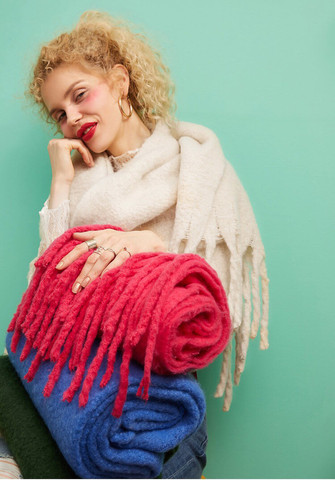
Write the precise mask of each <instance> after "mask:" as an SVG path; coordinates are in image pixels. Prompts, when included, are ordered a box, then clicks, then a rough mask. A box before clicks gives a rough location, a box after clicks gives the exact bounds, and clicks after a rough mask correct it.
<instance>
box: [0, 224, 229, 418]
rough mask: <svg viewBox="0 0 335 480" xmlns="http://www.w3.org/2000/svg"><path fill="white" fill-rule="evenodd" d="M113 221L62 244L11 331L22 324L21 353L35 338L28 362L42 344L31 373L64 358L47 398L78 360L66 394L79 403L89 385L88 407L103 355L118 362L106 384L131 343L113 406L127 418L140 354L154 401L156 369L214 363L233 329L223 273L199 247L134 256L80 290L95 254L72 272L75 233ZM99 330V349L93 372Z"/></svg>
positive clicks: (44, 261) (42, 266) (145, 387)
mask: <svg viewBox="0 0 335 480" xmlns="http://www.w3.org/2000/svg"><path fill="white" fill-rule="evenodd" d="M103 228H115V227H111V226H110V225H101V226H99V225H98V226H97V225H93V226H92V225H88V226H82V227H76V228H73V229H70V230H69V231H67V232H65V233H64V234H63V235H62V236H61V237H59V238H58V239H56V240H55V241H54V242H53V243H52V245H51V246H50V247H49V248H48V249H47V250H46V252H45V253H44V254H43V255H42V256H41V257H40V258H39V259H38V260H37V262H36V264H35V265H36V272H35V275H34V277H33V279H32V281H31V283H30V285H29V287H28V289H27V291H26V293H25V294H24V296H23V299H22V301H21V303H20V305H19V306H18V309H17V312H16V314H15V315H14V318H13V320H12V322H11V323H10V325H9V328H8V331H15V333H14V335H13V339H12V342H11V350H12V351H13V352H15V350H16V346H17V343H18V341H19V338H20V335H21V333H23V334H24V336H25V337H26V339H27V341H26V343H25V347H24V349H23V352H22V355H21V359H22V360H24V359H25V358H26V357H27V355H28V354H29V353H30V350H31V348H32V347H33V348H35V349H37V353H36V355H35V357H34V360H33V362H32V364H31V366H30V369H29V371H28V372H27V374H26V377H25V378H26V380H28V381H31V380H33V378H34V376H35V374H36V372H37V370H38V369H39V367H40V364H41V362H42V361H43V360H49V359H50V360H51V361H52V362H54V363H55V366H54V368H53V371H52V373H51V374H50V377H49V380H48V382H47V384H46V386H45V388H44V395H45V396H50V394H51V392H52V390H53V388H54V386H55V384H56V382H57V380H58V378H59V376H60V374H61V371H62V369H63V367H64V365H65V363H66V362H67V360H68V358H70V362H69V366H70V369H71V370H73V371H74V370H75V372H76V373H75V375H74V378H73V380H72V382H71V385H70V387H69V388H68V389H67V390H66V392H65V393H64V397H63V398H64V399H66V400H68V401H71V400H72V399H73V397H74V395H75V393H76V392H77V390H78V389H79V388H80V386H81V385H82V387H81V393H80V395H79V402H80V405H81V406H84V405H86V404H87V401H88V396H89V392H90V390H91V388H92V384H93V382H94V379H95V377H96V375H97V373H98V371H99V368H100V366H101V363H102V360H103V358H105V357H107V358H108V363H107V369H106V372H105V374H104V376H103V378H102V380H101V387H104V386H106V384H107V383H108V382H109V380H110V378H111V376H112V373H113V368H114V362H115V357H116V353H117V351H118V349H120V348H122V350H123V357H122V364H121V370H120V378H121V379H120V386H119V393H118V395H117V397H116V400H115V405H114V409H113V415H115V416H116V417H119V416H120V415H121V413H122V408H123V405H124V403H125V400H126V395H127V387H128V373H129V363H130V360H131V358H135V359H136V360H138V361H139V362H140V363H142V364H143V365H144V375H143V379H142V381H141V383H140V386H139V390H138V395H141V396H142V398H143V399H145V400H147V399H148V397H149V384H150V372H151V370H154V371H155V372H157V373H159V374H171V373H172V374H177V373H185V372H189V371H191V370H194V369H200V368H203V367H205V366H207V365H208V364H209V363H210V362H212V361H213V360H214V359H215V358H216V357H217V356H218V355H219V354H220V353H221V352H222V351H223V350H224V348H225V347H226V345H227V343H228V341H229V339H230V335H231V331H232V329H231V322H230V316H229V310H228V303H227V299H226V295H225V292H224V290H223V287H222V284H221V282H220V280H219V278H218V276H217V274H216V272H215V270H214V269H213V268H212V267H210V266H209V265H208V264H207V262H206V261H205V260H203V259H202V258H200V257H199V256H198V255H194V254H172V253H145V254H137V255H133V256H132V257H131V258H129V259H128V260H127V261H126V262H125V263H124V264H123V265H122V266H120V267H118V268H116V269H112V270H110V271H109V272H107V273H106V274H105V275H104V276H103V277H99V278H97V279H96V280H95V281H93V282H92V283H91V284H90V285H89V286H88V287H86V288H85V289H84V290H83V291H82V292H80V293H79V294H77V295H75V294H73V293H72V291H71V285H72V284H73V283H74V281H75V279H76V278H77V276H78V275H79V272H80V271H81V269H82V267H83V264H84V262H85V261H86V259H87V257H88V255H91V254H92V252H91V251H88V252H87V253H86V254H84V255H82V256H81V257H80V258H79V259H78V260H77V261H75V262H73V264H71V265H70V266H69V267H68V268H67V269H66V270H64V271H63V272H59V271H58V270H56V268H55V267H56V265H57V263H58V262H59V261H60V259H61V258H62V257H63V256H65V255H66V254H67V253H68V252H69V251H70V250H71V249H72V248H74V247H75V245H77V244H79V243H80V242H79V241H78V240H75V239H73V236H72V235H73V233H74V232H78V231H85V230H98V229H103ZM98 336H99V337H101V343H100V346H99V349H98V351H97V354H96V356H95V357H94V359H93V361H92V363H91V365H90V367H89V369H88V372H87V373H86V374H85V367H86V363H87V360H88V357H89V355H90V352H91V347H92V345H93V342H94V340H95V339H96V338H97V337H98ZM84 375H85V376H84ZM82 382H83V384H82Z"/></svg>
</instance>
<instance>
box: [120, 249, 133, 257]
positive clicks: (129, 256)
mask: <svg viewBox="0 0 335 480" xmlns="http://www.w3.org/2000/svg"><path fill="white" fill-rule="evenodd" d="M123 250H125V251H126V252H127V253H128V254H129V257H131V253H130V251H129V250H128V249H127V247H123V248H121V250H119V251H118V252H117V255H119V253H121V252H122V251H123Z"/></svg>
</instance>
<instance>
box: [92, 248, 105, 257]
mask: <svg viewBox="0 0 335 480" xmlns="http://www.w3.org/2000/svg"><path fill="white" fill-rule="evenodd" d="M104 250H106V249H105V248H104V247H101V246H100V247H98V248H97V249H96V250H94V252H93V253H97V254H98V255H101V254H102V252H103V251H104Z"/></svg>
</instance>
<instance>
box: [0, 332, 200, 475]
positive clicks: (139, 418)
mask: <svg viewBox="0 0 335 480" xmlns="http://www.w3.org/2000/svg"><path fill="white" fill-rule="evenodd" d="M12 336H13V333H9V334H8V335H7V341H6V343H7V346H8V350H9V358H10V361H11V363H12V364H13V366H14V368H15V370H16V371H17V373H18V375H19V377H20V378H21V379H23V378H24V376H25V374H26V372H27V370H28V369H29V365H30V363H31V361H32V358H33V357H34V351H33V350H32V351H31V352H30V354H29V356H28V357H27V358H26V360H24V361H23V362H21V361H20V356H21V353H22V350H23V348H24V338H23V337H21V339H20V340H19V343H18V346H17V352H16V353H13V352H11V351H10V348H9V347H10V341H11V337H12ZM98 345H99V342H98V341H97V342H94V344H93V345H92V349H91V354H90V357H89V359H88V364H90V363H91V362H92V361H93V358H94V357H95V355H96V353H97V348H98ZM121 363H122V362H121V358H120V355H119V354H117V355H116V361H115V372H114V374H113V376H112V378H111V381H110V382H108V384H107V385H106V387H105V388H100V382H101V380H102V377H103V372H104V370H105V369H106V367H107V358H104V359H103V363H102V368H101V369H100V370H99V372H98V376H97V377H96V379H95V381H94V382H93V386H92V394H91V395H90V399H89V401H88V403H87V405H86V406H85V408H80V407H79V405H78V392H77V394H76V396H75V399H74V401H73V402H70V403H68V402H62V394H63V391H64V390H65V389H66V388H68V386H69V385H70V383H71V381H72V379H73V376H74V375H75V374H74V372H71V371H70V369H69V368H68V362H67V364H66V366H65V368H64V369H63V370H62V372H61V373H60V377H59V381H58V383H57V385H56V386H55V388H54V391H53V392H52V394H51V396H50V397H49V398H45V397H44V396H43V388H44V385H45V383H46V382H47V379H48V376H49V373H50V371H51V370H52V362H50V361H45V362H42V364H41V367H40V369H39V370H38V372H37V373H36V377H35V379H34V381H33V382H25V381H24V382H23V385H24V387H25V389H26V390H27V392H28V394H29V396H30V398H31V399H32V401H33V403H34V405H35V407H36V409H37V410H38V412H39V414H40V415H41V417H42V418H43V420H44V422H45V423H46V425H47V427H48V429H49V431H50V432H51V434H52V437H53V438H54V439H55V441H56V443H57V445H58V448H59V449H60V451H61V452H62V454H63V455H64V457H65V459H66V461H67V462H68V464H69V465H70V466H71V468H72V469H73V470H74V472H75V473H76V474H77V475H78V476H79V478H155V477H157V476H158V475H159V474H160V472H161V470H162V467H163V462H164V461H165V453H167V452H171V450H173V449H175V447H176V446H177V445H179V444H180V443H181V442H183V440H184V439H186V438H187V437H189V436H190V435H192V433H193V432H195V431H196V430H198V428H199V426H200V425H201V423H202V421H203V418H204V415H205V410H206V403H205V396H204V393H203V391H202V390H201V388H200V385H199V384H198V382H197V381H196V380H195V379H194V377H193V375H192V374H185V375H169V376H166V375H156V374H155V373H153V374H152V382H151V387H150V390H151V391H150V398H149V399H148V401H147V402H143V401H142V400H141V399H140V398H138V396H137V395H136V392H137V389H138V386H139V383H140V381H141V377H142V376H143V367H142V366H141V365H139V364H138V363H137V362H135V361H131V362H130V365H129V391H128V396H127V401H126V404H125V407H124V411H123V414H122V416H121V417H120V418H115V417H114V416H112V415H111V414H110V411H111V407H112V405H113V403H114V400H115V397H116V395H117V392H118V385H119V381H120V366H121ZM171 453H172V452H171ZM46 474H47V473H46ZM29 478H38V477H34V476H31V477H29ZM40 478H46V477H45V476H43V475H41V476H40Z"/></svg>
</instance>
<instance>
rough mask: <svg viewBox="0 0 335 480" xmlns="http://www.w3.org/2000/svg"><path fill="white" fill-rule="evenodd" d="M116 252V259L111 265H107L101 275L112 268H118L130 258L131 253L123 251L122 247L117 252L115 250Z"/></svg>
mask: <svg viewBox="0 0 335 480" xmlns="http://www.w3.org/2000/svg"><path fill="white" fill-rule="evenodd" d="M116 252H118V253H117V255H116V257H115V258H114V260H113V261H112V262H111V263H109V265H107V267H106V268H105V269H104V270H103V272H102V274H101V275H104V274H105V273H106V272H108V270H111V269H112V268H117V267H120V266H121V265H123V264H124V262H126V261H127V260H128V258H130V256H131V252H129V250H128V249H127V250H125V247H123V248H122V249H121V250H119V251H117V250H116Z"/></svg>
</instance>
